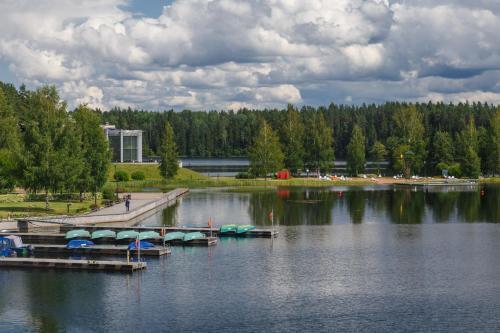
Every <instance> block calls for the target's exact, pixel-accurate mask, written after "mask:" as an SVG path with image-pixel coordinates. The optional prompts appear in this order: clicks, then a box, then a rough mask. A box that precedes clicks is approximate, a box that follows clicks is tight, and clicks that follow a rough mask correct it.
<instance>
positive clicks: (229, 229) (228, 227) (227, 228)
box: [219, 224, 238, 235]
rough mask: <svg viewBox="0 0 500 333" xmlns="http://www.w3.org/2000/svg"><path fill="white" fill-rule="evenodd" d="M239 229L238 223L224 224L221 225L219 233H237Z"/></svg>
mask: <svg viewBox="0 0 500 333" xmlns="http://www.w3.org/2000/svg"><path fill="white" fill-rule="evenodd" d="M237 229H238V225H237V224H224V225H223V226H221V227H220V229H219V233H220V234H221V235H223V234H230V233H235V232H236V230H237Z"/></svg>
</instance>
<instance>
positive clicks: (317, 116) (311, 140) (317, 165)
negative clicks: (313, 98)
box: [304, 111, 334, 171]
mask: <svg viewBox="0 0 500 333" xmlns="http://www.w3.org/2000/svg"><path fill="white" fill-rule="evenodd" d="M304 116H305V117H306V118H305V124H306V125H305V126H306V127H305V128H306V134H305V143H304V146H305V147H307V152H306V160H305V162H306V163H305V164H306V166H307V167H308V168H309V169H311V170H320V171H329V170H330V169H331V168H332V166H333V161H334V152H333V133H332V132H333V131H332V129H331V128H330V127H328V125H327V123H326V120H325V117H324V116H323V114H322V113H317V112H311V111H309V112H306V113H305V115H304Z"/></svg>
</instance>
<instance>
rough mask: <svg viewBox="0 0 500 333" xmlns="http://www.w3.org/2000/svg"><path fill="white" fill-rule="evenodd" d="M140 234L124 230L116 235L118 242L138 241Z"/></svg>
mask: <svg viewBox="0 0 500 333" xmlns="http://www.w3.org/2000/svg"><path fill="white" fill-rule="evenodd" d="M138 235H139V233H138V232H137V231H134V230H124V231H120V232H119V233H117V234H116V239H117V240H122V239H136V238H137V236H138Z"/></svg>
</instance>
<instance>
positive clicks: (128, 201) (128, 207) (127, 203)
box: [125, 195, 130, 212]
mask: <svg viewBox="0 0 500 333" xmlns="http://www.w3.org/2000/svg"><path fill="white" fill-rule="evenodd" d="M125 209H126V210H127V212H128V211H129V210H130V199H129V198H128V195H127V196H126V197H125Z"/></svg>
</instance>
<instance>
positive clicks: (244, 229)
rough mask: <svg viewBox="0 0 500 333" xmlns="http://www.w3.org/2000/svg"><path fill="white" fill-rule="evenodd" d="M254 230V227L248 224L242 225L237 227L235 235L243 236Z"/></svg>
mask: <svg viewBox="0 0 500 333" xmlns="http://www.w3.org/2000/svg"><path fill="white" fill-rule="evenodd" d="M254 229H255V226H254V225H250V224H242V225H239V226H238V227H237V228H236V233H237V234H244V233H246V232H248V231H250V230H254Z"/></svg>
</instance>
